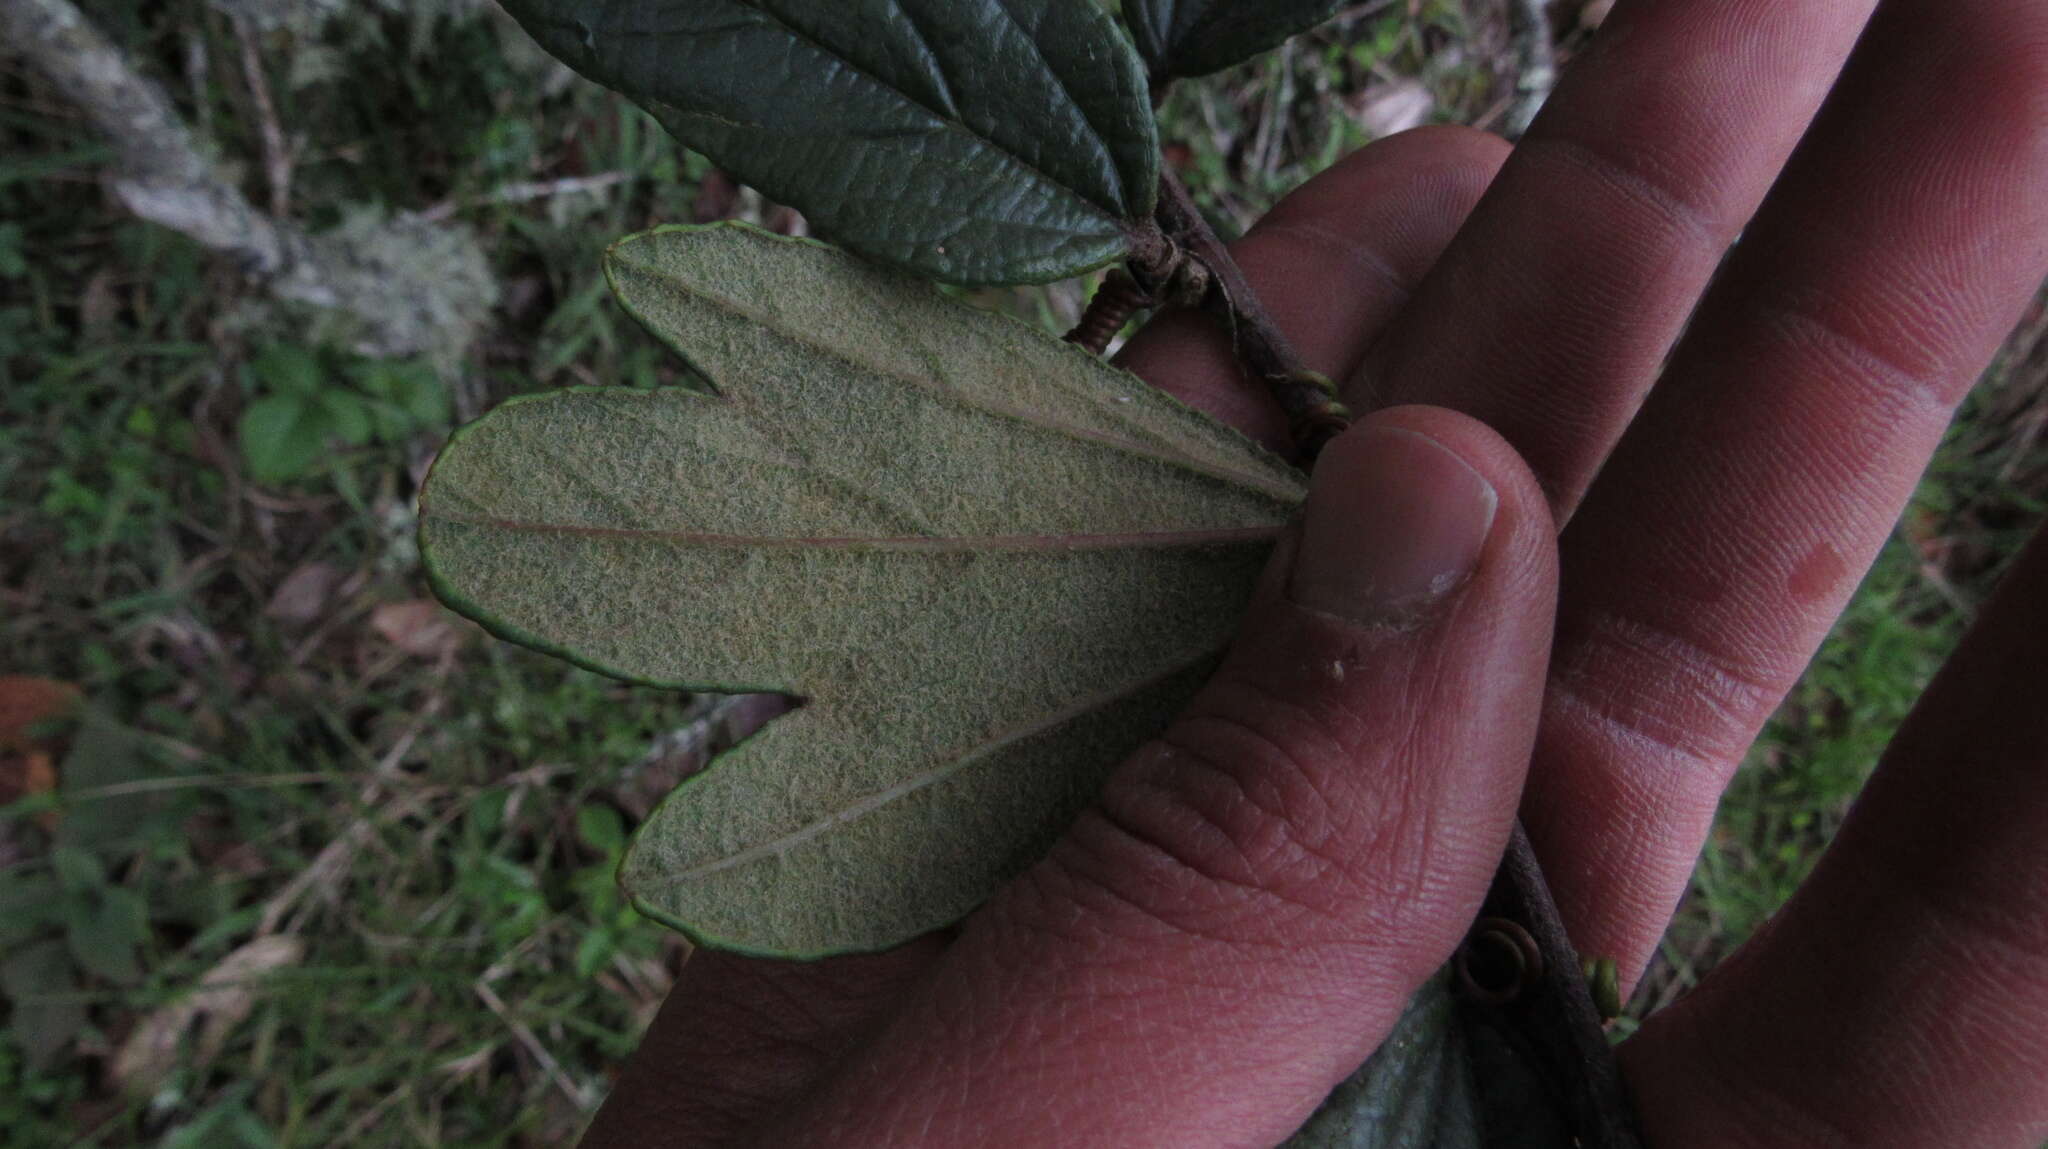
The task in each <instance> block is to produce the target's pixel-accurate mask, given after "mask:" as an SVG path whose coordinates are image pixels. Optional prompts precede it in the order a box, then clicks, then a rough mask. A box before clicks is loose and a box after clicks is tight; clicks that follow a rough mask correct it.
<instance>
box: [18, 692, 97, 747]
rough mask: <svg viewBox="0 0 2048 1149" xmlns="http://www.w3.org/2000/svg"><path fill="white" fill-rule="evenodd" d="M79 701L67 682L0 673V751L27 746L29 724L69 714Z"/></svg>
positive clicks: (78, 696)
mask: <svg viewBox="0 0 2048 1149" xmlns="http://www.w3.org/2000/svg"><path fill="white" fill-rule="evenodd" d="M82 700H83V696H82V695H80V694H79V692H78V688H77V687H76V686H73V685H71V684H70V683H68V682H55V681H52V680H51V679H48V678H31V677H28V676H27V675H6V676H0V750H9V749H11V750H27V749H29V748H30V742H29V735H30V732H31V728H32V727H35V726H38V725H41V724H42V723H45V722H49V721H52V720H55V719H58V718H62V717H64V716H65V715H67V714H70V713H71V712H72V711H73V710H74V709H76V708H77V706H78V704H79V702H80V701H82Z"/></svg>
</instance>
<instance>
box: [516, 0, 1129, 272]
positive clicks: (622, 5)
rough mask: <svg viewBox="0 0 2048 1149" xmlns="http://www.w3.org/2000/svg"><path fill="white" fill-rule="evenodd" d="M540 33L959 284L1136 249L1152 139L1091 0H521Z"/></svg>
mask: <svg viewBox="0 0 2048 1149" xmlns="http://www.w3.org/2000/svg"><path fill="white" fill-rule="evenodd" d="M505 7H506V9H507V10H509V11H510V12H511V13H512V14H513V16H515V17H517V18H518V20H519V22H520V23H521V24H523V25H524V26H525V27H526V30H527V31H528V32H530V33H532V34H533V37H534V39H536V40H538V41H539V42H540V44H541V46H542V47H544V48H546V49H547V50H548V51H549V52H552V53H553V54H555V55H556V56H558V57H560V58H561V59H563V60H565V61H567V62H568V63H569V65H570V66H571V67H573V68H575V69H576V70H577V71H579V72H581V73H583V74H584V75H585V76H588V77H590V78H591V79H592V80H595V81H597V82H598V83H600V84H603V85H605V86H606V87H609V88H614V89H617V90H618V91H621V92H624V93H625V94H626V95H627V96H629V97H631V98H632V99H633V100H634V101H636V102H637V103H639V104H640V105H641V106H642V107H645V108H646V109H647V110H648V111H649V112H651V113H653V114H654V116H655V117H656V118H657V119H659V120H660V121H661V122H662V123H663V124H664V125H665V126H666V127H667V128H668V130H669V131H671V132H673V133H674V134H675V136H676V138H678V139H680V140H682V141H683V142H684V143H685V144H688V145H689V146H690V147H692V148H695V149H697V150H698V151H701V152H703V153H705V154H706V155H708V156H710V157H711V159H712V160H713V161H714V162H716V163H717V164H718V165H719V166H720V167H723V168H725V169H726V170H727V171H729V172H731V173H732V174H733V175H734V176H736V177H738V178H739V179H741V180H743V181H745V182H746V183H749V184H752V185H754V186H755V187H757V188H759V189H760V190H761V191H762V193H763V194H765V195H767V196H769V197H770V198H772V199H776V200H780V201H782V202H784V203H787V204H790V205H791V206H793V207H796V208H797V209H799V210H801V211H802V212H804V213H805V215H807V216H809V217H810V219H811V221H812V222H813V223H814V224H816V226H817V227H818V229H819V231H820V232H822V233H823V234H826V235H829V236H831V237H832V238H833V239H834V240H835V241H837V242H839V243H841V244H844V245H845V246H847V247H848V248H851V249H852V250H854V251H858V252H860V253H861V254H863V255H867V256H869V257H871V258H874V259H878V260H882V261H884V262H887V263H891V264H896V265H898V266H902V267H906V268H911V269H914V270H916V271H918V272H920V273H922V274H924V275H928V276H932V277H934V278H938V279H943V280H947V281H950V282H955V283H963V284H994V283H1035V282H1043V281H1046V280H1052V279H1058V278H1062V277H1064V276H1069V275H1074V274H1077V273H1079V272H1082V271H1085V270H1087V269H1089V268H1092V267H1099V266H1101V265H1103V264H1106V263H1109V262H1111V261H1113V260H1116V259H1119V258H1121V257H1122V256H1123V255H1124V254H1125V252H1126V251H1127V250H1128V247H1129V242H1130V241H1129V235H1130V232H1131V229H1132V228H1133V227H1136V226H1138V225H1140V224H1141V223H1143V222H1144V221H1147V220H1149V218H1150V216H1151V213H1152V205H1153V198H1154V193H1155V181H1156V179H1157V177H1158V168H1157V164H1158V150H1159V149H1158V141H1157V134H1156V129H1155V127H1154V125H1153V120H1152V111H1151V105H1150V101H1149V99H1148V96H1147V89H1146V83H1145V76H1144V71H1143V67H1142V65H1141V64H1140V63H1139V61H1138V59H1137V56H1136V55H1135V54H1134V53H1133V52H1132V51H1131V48H1130V45H1129V43H1128V42H1127V41H1126V40H1125V39H1124V37H1123V36H1122V34H1121V33H1120V32H1119V31H1118V30H1117V27H1116V24H1115V22H1114V21H1113V20H1112V19H1111V18H1110V17H1109V16H1108V14H1107V13H1105V12H1103V11H1102V9H1101V8H1099V7H1098V6H1097V5H1095V4H1092V3H1087V2H1086V0H505Z"/></svg>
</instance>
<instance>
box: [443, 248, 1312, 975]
mask: <svg viewBox="0 0 2048 1149" xmlns="http://www.w3.org/2000/svg"><path fill="white" fill-rule="evenodd" d="M609 270H610V274H611V277H612V281H613V285H614V288H615V290H616V291H617V293H618V296H619V298H620V300H621V301H622V303H623V304H624V305H625V307H626V308H627V310H629V311H630V312H632V313H633V314H634V315H635V316H636V317H638V318H639V319H640V320H641V322H642V323H644V324H645V325H646V326H647V327H648V328H649V329H650V330H651V331H653V332H654V333H655V334H656V335H658V336H660V337H661V338H662V339H664V340H666V341H667V342H668V343H669V344H670V345H671V346H673V347H675V348H676V349H677V350H678V351H680V352H681V353H682V354H683V355H685V356H686V357H687V358H688V359H689V360H690V362H691V364H692V365H693V366H694V367H696V368H697V370H698V371H699V372H700V373H701V374H702V375H703V376H704V377H706V378H708V379H710V380H712V381H713V383H714V384H715V385H716V386H717V387H718V389H719V394H717V395H715V396H714V395H705V394H700V393H696V392H688V391H681V390H668V391H655V392H645V391H631V390H625V389H604V390H583V391H578V392H566V393H556V394H553V395H547V396H540V397H536V398H533V399H528V400H522V401H515V402H512V403H508V404H506V405H505V406H503V407H500V408H499V409H498V410H497V411H496V412H494V413H493V414H491V415H490V416H488V417H486V418H485V419H483V420H480V421H479V422H477V423H475V424H473V425H471V426H469V427H467V428H465V429H464V430H462V431H461V432H459V433H458V434H457V436H456V438H455V440H454V441H453V442H451V443H450V445H449V446H448V448H447V449H446V450H445V451H444V452H443V453H442V456H441V458H440V460H439V461H438V462H437V463H436V464H435V468H434V472H433V475H432V477H431V478H430V479H429V481H428V484H427V487H426V490H425V491H424V492H423V493H422V496H421V542H422V551H423V554H424V556H425V558H426V561H427V564H428V568H429V571H430V574H431V576H432V578H433V580H434V583H435V586H436V589H437V590H438V591H439V592H440V593H441V596H442V597H443V599H445V600H446V601H447V602H448V603H449V604H450V605H451V606H454V607H455V608H456V609H458V610H460V611H462V612H464V613H466V614H469V615H470V616H472V617H474V618H476V619H477V620H478V621H480V622H482V623H484V624H485V625H486V626H488V627H490V628H492V629H493V630H495V631H496V632H497V633H499V634H501V635H503V636H505V637H507V638H510V639H513V640H515V641H518V642H523V643H526V644H528V645H531V646H535V647H539V648H541V649H544V650H548V651H552V652H555V653H558V654H562V655H565V656H567V657H570V658H573V659H574V660H576V661H578V662H580V663H582V664H584V665H587V666H590V667H593V668H596V669H598V670H601V671H604V672H606V673H609V674H614V675H618V676H621V677H625V678H630V679H634V680H637V681H641V682H645V683H654V684H661V685H669V686H677V687H687V688H690V689H701V690H725V691H781V692H786V693H791V694H795V695H798V696H800V697H801V698H802V699H803V700H804V705H803V706H802V708H801V709H799V710H798V711H796V712H795V713H793V714H791V715H788V716H786V717H784V718H781V719H778V720H777V721H775V722H774V723H772V724H771V725H769V727H768V728H767V729H766V730H765V731H764V732H762V733H761V734H759V735H757V736H755V737H754V738H752V739H750V740H748V741H747V742H746V743H744V744H743V745H741V746H740V747H739V748H737V749H736V750H734V751H732V752H730V753H728V754H726V755H725V756H723V757H721V758H720V759H719V760H718V761H717V762H716V763H714V764H713V765H712V766H711V767H710V768H709V769H708V770H706V771H704V772H703V773H702V774H700V775H698V776H696V777H695V778H693V779H691V780H690V781H688V782H686V783H684V784H683V786H682V787H680V788H679V789H678V790H677V791H676V792H675V794H674V795H672V796H671V797H670V798H669V800H668V801H667V802H666V803H664V804H663V805H662V806H661V808H660V809H659V810H658V811H657V812H656V813H655V814H654V816H653V817H652V818H651V819H650V820H649V822H648V824H647V825H646V826H645V827H644V828H643V829H642V830H641V832H640V834H639V836H638V837H637V838H636V840H635V841H634V843H633V845H632V848H631V850H630V852H629V853H628V855H627V859H626V862H625V865H624V867H623V870H622V877H623V880H624V881H625V883H626V886H627V888H628V890H629V891H630V892H631V894H632V895H633V897H634V899H635V901H636V904H638V905H639V906H640V907H641V908H642V909H643V910H645V911H646V912H648V913H650V914H652V915H654V916H656V917H658V918H661V919H663V920H665V921H667V922H669V923H670V924H672V925H675V926H677V927H678V928H680V929H682V930H684V931H685V932H687V933H689V934H690V935H691V936H693V937H695V938H697V939H698V940H699V941H702V942H706V943H709V944H714V945H717V946H720V947H724V948H736V949H744V950H750V951H756V952H768V953H777V954H786V955H815V954H823V953H828V952H836V951H844V950H862V949H878V948H882V947H886V946H889V945H892V944H894V943H896V942H899V941H902V940H903V939H905V938H908V937H911V936H913V935H915V934H917V933H920V932H922V931H925V930H928V929H932V928H935V927H937V926H941V925H944V924H946V923H948V922H951V921H953V920H955V919H957V918H959V917H960V916H961V915H963V914H964V913H966V912H967V911H968V910H970V909H972V908H973V907H974V906H975V905H976V904H977V903H979V902H980V901H981V900H982V899H983V898H984V897H985V896H987V894H988V893H989V892H990V891H991V890H992V889H993V888H994V887H995V886H996V885H997V884H998V883H999V882H1001V881H1002V880H1003V879H1005V878H1007V877H1009V876H1011V875H1013V874H1014V873H1016V872H1017V871H1018V870H1019V869H1021V868H1022V867H1024V866H1025V865H1027V864H1028V863H1029V862H1030V861H1031V860H1032V859H1033V858H1034V857H1035V856H1036V855H1037V854H1038V853H1039V852H1040V851H1041V850H1042V849H1043V847H1044V846H1045V844H1046V843H1047V842H1048V841H1049V840H1050V838H1051V837H1052V836H1054V835H1055V834H1056V833H1058V832H1059V830H1061V829H1062V828H1063V827H1064V826H1065V824H1066V823H1067V822H1068V821H1069V820H1070V818H1071V817H1072V815H1073V814H1074V813H1075V812H1076V811H1077V810H1078V809H1079V808H1080V807H1081V805H1082V804H1084V803H1085V802H1086V801H1087V800H1088V799H1089V798H1090V797H1091V796H1092V795H1093V793H1094V791H1095V790H1096V788H1097V784H1098V782H1099V780H1100V778H1101V776H1102V775H1103V773H1104V772H1105V771H1106V770H1107V769H1108V768H1109V767H1110V766H1111V765H1112V764H1113V763H1115V762H1116V761H1117V760H1118V759H1120V758H1121V757H1123V756H1124V755H1125V754H1126V753H1127V752H1128V751H1130V750H1131V749H1133V748H1134V747H1136V746H1137V745H1139V744H1140V743H1141V742H1142V741H1143V740H1144V739H1145V738H1146V737H1148V736H1150V735H1152V734H1155V733H1157V732H1158V731H1159V730H1160V729H1161V728H1162V727H1163V726H1164V724H1165V722H1166V721H1167V719H1168V718H1169V717H1170V716H1171V715H1172V713H1173V712H1174V711H1175V710H1176V709H1178V708H1179V707H1180V706H1181V705H1182V703H1183V702H1184V701H1185V700H1186V699H1187V698H1188V697H1189V695H1190V694H1191V693H1192V692H1193V691H1194V689H1195V688H1196V687H1197V686H1198V685H1199V684H1200V683H1201V681H1202V680H1203V679H1204V677H1205V676H1206V675H1207V673H1208V671H1209V669H1210V667H1211V666H1212V665H1213V662H1214V660H1215V657H1216V655H1217V654H1218V652H1220V651H1221V649H1222V648H1223V646H1224V644H1225V643H1226V642H1227V640H1228V639H1229V636H1230V634H1231V632H1232V631H1233V629H1234V627H1235V625H1236V622H1237V619H1238V616H1239V615H1240V614H1241V613H1242V611H1243V608H1244V605H1245V603H1246V602H1247V601H1248V599H1249V596H1250V594H1251V590H1252V586H1253V581H1254V579H1255V578H1256V577H1257V575H1258V572H1259V570H1260V569H1261V567H1262V566H1263V564H1264V562H1265V559H1266V555H1267V553H1268V552H1269V551H1270V549H1271V545H1272V542H1273V540H1274V539H1275V538H1276V537H1277V535H1278V533H1279V530H1280V528H1281V525H1282V524H1283V523H1284V521H1285V520H1286V518H1287V517H1288V515H1289V514H1291V513H1292V512H1293V510H1294V508H1295V507H1296V506H1297V505H1298V504H1299V501H1300V499H1301V496H1302V493H1303V485H1302V480H1301V477H1300V476H1299V474H1298V473H1297V472H1295V471H1294V470H1293V469H1292V468H1290V467H1288V466H1287V465H1286V464H1284V463H1282V462H1281V461H1280V460H1278V459H1276V458H1274V457H1273V456H1271V455H1268V454H1267V453H1266V452H1264V451H1263V450H1261V449H1260V448H1258V447H1257V446H1255V445H1254V444H1252V443H1251V442H1249V441H1248V440H1246V439H1244V438H1243V437H1242V436H1240V435H1239V434H1237V433H1236V432H1235V431H1232V430H1230V429H1228V428H1226V427H1224V426H1222V425H1221V424H1218V423H1216V422H1214V421H1213V420H1210V419H1209V418H1208V417H1206V416H1204V415H1202V414H1200V413H1198V412H1195V411H1193V410H1190V409H1188V408H1186V407H1184V406H1182V405H1181V404H1179V403H1177V402H1175V401H1174V400H1173V399H1171V398H1170V397H1168V396H1166V395H1164V394H1163V393H1161V392H1158V391H1155V390H1153V389H1151V388H1149V387H1147V386H1146V385H1144V384H1143V383H1141V382H1140V381H1139V380H1137V379H1136V378H1135V377H1133V376H1131V375H1129V374H1128V373H1125V372H1122V371H1118V370H1116V369H1114V368H1112V367H1110V366H1108V365H1106V364H1104V363H1102V362H1101V361H1100V360H1098V359H1096V358H1094V357H1093V356H1090V355H1087V354H1085V353H1084V352H1081V351H1079V350H1078V349H1076V348H1073V347H1071V346H1068V345H1066V344H1063V343H1060V342H1058V341H1056V340H1053V339H1051V338H1050V337H1048V336H1045V335H1043V334H1041V333H1039V332H1037V331H1035V330H1033V329H1030V328H1027V327H1024V326H1023V325H1021V324H1018V323H1016V322H1014V321H1012V320H1009V319H1005V318H1002V317H999V316H996V315H992V314H989V313H987V312H983V311H979V310H976V309H974V308H971V307H968V306H966V305H965V304H962V303H960V302H958V301H955V300H953V299H950V298H948V297H947V296H945V295H944V294H942V293H940V292H938V291H936V290H934V289H932V288H930V287H929V286H926V285H924V284H920V283H918V282H916V281H914V280H911V279H908V278H906V277H904V276H902V275H900V274H897V273H894V272H890V271H887V270H885V269H881V268H877V267H874V266H873V265H870V264H866V263H863V262H861V261H859V260H856V259H854V258H851V257H849V256H847V255H845V254H843V253H840V252H837V251H834V250H832V249H830V248H826V247H823V246H821V245H818V244H813V243H806V242H800V241H791V240H783V239H778V238H776V237H773V236H769V235H766V234H764V233H761V232H758V231H755V230H752V229H748V228H741V227H736V226H723V227H715V228H687V229H669V230H664V231H658V232H653V233H650V234H647V235H643V236H639V237H636V238H633V239H629V240H626V241H624V242H623V243H621V244H620V245H619V246H618V247H616V248H615V249H614V250H613V252H612V254H611V257H610V261H609Z"/></svg>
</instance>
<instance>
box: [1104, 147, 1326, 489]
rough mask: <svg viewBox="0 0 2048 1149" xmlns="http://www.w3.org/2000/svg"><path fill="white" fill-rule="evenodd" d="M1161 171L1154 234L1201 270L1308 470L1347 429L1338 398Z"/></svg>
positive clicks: (1244, 361) (1242, 360)
mask: <svg viewBox="0 0 2048 1149" xmlns="http://www.w3.org/2000/svg"><path fill="white" fill-rule="evenodd" d="M1161 170H1162V174H1161V176H1160V180H1159V208H1158V221H1159V227H1160V230H1162V231H1163V232H1165V233H1166V237H1167V238H1168V239H1169V240H1171V241H1172V242H1173V245H1174V247H1175V249H1177V250H1178V251H1181V252H1185V253H1186V257H1187V258H1189V259H1192V260H1194V261H1196V262H1197V263H1199V264H1200V265H1201V266H1203V267H1204V268H1206V269H1207V271H1208V274H1209V276H1210V278H1211V280H1212V283H1211V286H1210V289H1209V291H1208V292H1207V293H1206V294H1205V300H1204V301H1205V303H1206V305H1207V306H1208V308H1209V310H1210V311H1211V312H1212V313H1213V314H1215V315H1216V316H1217V318H1218V319H1219V320H1220V321H1221V322H1222V323H1223V326H1224V330H1225V331H1227V332H1228V333H1229V335H1230V342H1231V346H1232V347H1233V348H1234V349H1235V350H1236V352H1237V360H1238V363H1239V364H1240V365H1241V366H1243V368H1244V370H1245V373H1246V374H1247V375H1249V376H1250V377H1251V378H1252V379H1253V380H1255V381H1256V382H1258V383H1259V384H1261V385H1263V386H1264V387H1265V388H1266V389H1267V390H1268V391H1269V392H1270V393H1271V394H1272V396H1273V400H1274V402H1276V403H1278V404H1279V405H1280V410H1281V411H1282V412H1284V413H1285V414H1286V415H1287V418H1288V421H1289V424H1290V426H1291V428H1292V430H1293V435H1294V453H1295V462H1296V463H1297V464H1298V465H1299V466H1300V467H1301V468H1302V469H1303V470H1308V469H1310V468H1312V467H1314V466H1315V460H1316V456H1317V455H1319V454H1321V453H1322V450H1323V447H1324V446H1326V445H1328V443H1329V442H1330V440H1332V439H1334V438H1336V437H1337V436H1338V434H1340V433H1341V432H1342V431H1343V430H1344V428H1345V427H1347V426H1349V425H1350V422H1351V412H1350V411H1348V410H1346V409H1345V407H1344V404H1342V403H1341V402H1339V401H1338V400H1337V393H1336V387H1335V386H1334V385H1332V384H1331V382H1330V381H1329V380H1328V379H1326V378H1324V377H1323V376H1321V375H1318V374H1316V373H1315V372H1313V371H1310V370H1309V369H1308V367H1307V366H1306V365H1305V364H1304V363H1303V362H1302V360H1301V356H1300V354H1299V353H1297V352H1296V351H1295V350H1294V345H1293V344H1292V343H1290V342H1288V340H1287V335H1286V333H1284V332H1282V331H1281V330H1280V327H1279V325H1278V324H1276V323H1274V322H1273V317H1272V316H1271V315H1270V314H1268V313H1267V311H1266V307H1265V304H1263V303H1261V302H1259V296H1258V293H1257V292H1255V291H1253V290H1252V285H1251V283H1250V282H1249V281H1247V280H1246V279H1245V277H1244V271H1243V270H1242V269H1240V268H1239V267H1238V266H1237V261H1236V260H1234V259H1232V258H1231V257H1230V250H1229V249H1228V248H1227V247H1225V246H1224V244H1223V241H1222V240H1220V239H1218V238H1217V237H1216V232H1215V231H1214V229H1212V228H1210V226H1209V221H1208V220H1206V219H1204V218H1202V211H1201V209H1200V208H1198V207H1196V206H1195V201H1194V199H1193V197H1191V196H1189V195H1188V189H1187V187H1186V185H1184V184H1182V183H1181V182H1180V177H1178V176H1176V175H1174V174H1173V171H1172V169H1171V168H1170V167H1168V168H1162V169H1161ZM1134 270H1135V271H1137V272H1138V273H1139V274H1140V275H1141V276H1143V275H1146V274H1151V275H1155V276H1156V275H1158V274H1160V272H1161V270H1162V269H1158V268H1144V267H1134ZM1165 270H1167V271H1168V272H1169V273H1170V271H1171V269H1165Z"/></svg>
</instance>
